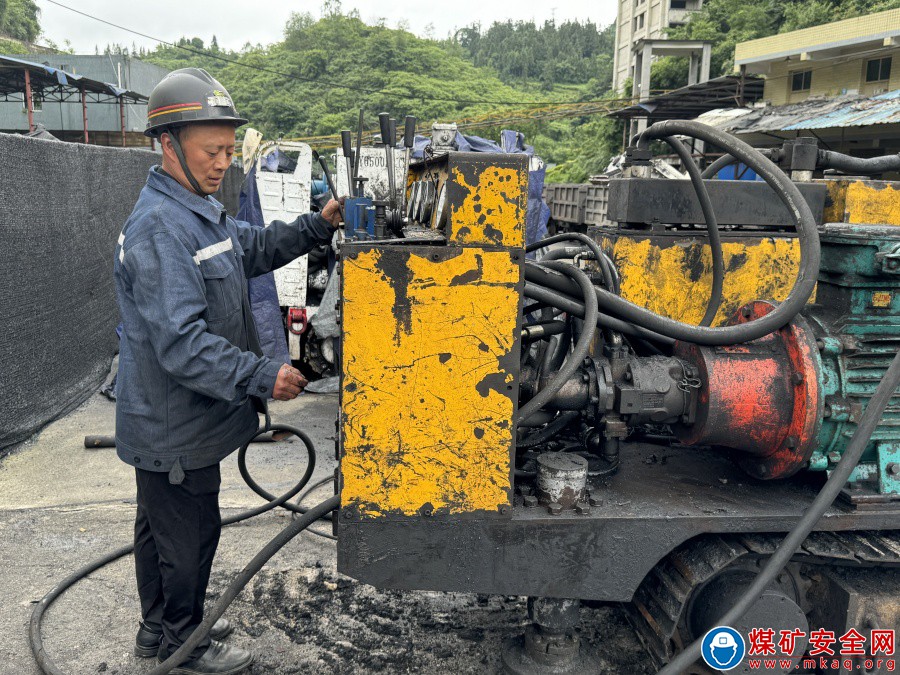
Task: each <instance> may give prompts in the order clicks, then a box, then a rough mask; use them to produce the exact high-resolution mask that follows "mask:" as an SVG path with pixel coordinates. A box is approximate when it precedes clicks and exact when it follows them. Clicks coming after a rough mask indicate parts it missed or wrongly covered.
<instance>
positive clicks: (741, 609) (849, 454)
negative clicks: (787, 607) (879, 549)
mask: <svg viewBox="0 0 900 675" xmlns="http://www.w3.org/2000/svg"><path fill="white" fill-rule="evenodd" d="M898 385H900V352H897V354H896V355H895V356H894V360H893V361H891V365H890V367H889V368H888V370H887V372H886V373H885V374H884V377H883V378H882V379H881V383H880V384H879V385H878V388H877V389H876V390H875V393H874V394H873V396H872V399H871V400H870V401H869V405H868V406H866V410H865V412H863V414H862V417H861V418H860V420H859V426H857V427H856V431H855V432H854V433H853V437H852V438H851V439H850V442H849V443H848V444H847V449H846V450H845V451H844V454H843V456H842V457H841V461H840V462H838V464H837V466H836V467H835V468H834V471H833V472H832V474H831V476H830V477H829V478H828V480H827V481H826V482H825V485H823V486H822V489H821V490H820V491H819V494H818V495H817V496H816V498H815V500H813V503H812V504H810V505H809V507H808V508H807V509H806V512H805V513H804V514H803V516H802V517H801V518H800V521H799V522H798V523H797V524H796V525H795V526H794V529H793V530H791V531H790V533H789V534H788V535H787V536H786V537H785V538H784V540H783V541H782V542H781V543H780V544H779V545H778V548H777V549H776V550H775V553H773V554H772V557H771V558H769V561H768V562H767V563H766V565H765V567H763V569H762V571H761V572H760V573H759V574H758V575H757V576H756V578H755V579H754V580H753V583H752V584H750V587H749V588H748V589H747V590H746V591H745V592H744V594H743V595H741V597H740V598H739V599H738V601H737V602H736V603H735V604H734V606H733V607H732V608H731V609H730V610H728V612H726V614H725V616H723V617H722V618H721V619H719V620H718V621H717V622H716V623H715V625H717V626H732V625H734V624H735V623H737V622H738V621H739V620H740V619H741V617H743V616H744V614H746V613H747V611H748V610H749V609H750V608H751V607H752V606H753V605H754V604H755V603H756V601H757V600H758V599H759V597H760V596H761V595H762V594H763V592H764V591H765V590H766V588H768V587H769V584H771V583H772V581H773V580H774V579H775V577H777V576H778V574H779V573H780V572H781V570H783V569H784V567H785V565H787V564H788V562H790V560H791V558H792V557H793V556H794V553H795V552H796V551H797V549H798V548H800V545H801V544H803V542H804V541H805V540H806V537H807V536H809V533H810V532H812V530H813V528H814V527H815V526H816V523H818V522H819V520H820V519H821V518H822V516H823V514H824V513H825V511H826V510H827V509H828V507H829V506H831V504H832V502H834V500H835V498H836V497H837V496H838V494H839V493H840V491H841V489H842V488H843V487H844V484H845V483H846V482H847V479H848V478H850V474H851V473H853V469H855V468H856V465H857V464H858V463H859V460H860V457H862V454H863V452H864V451H865V449H866V446H867V445H868V443H869V439H871V437H872V434H873V433H874V432H875V429H876V427H877V426H878V423H879V421H880V420H881V415H882V414H883V413H884V410H885V408H887V406H888V403H889V402H890V400H891V397H892V396H894V392H896V390H897V387H898ZM701 647H702V638H700V639H697V640H695V641H694V642H692V643H691V644H690V645H689V646H688V647H687V648H686V649H685V650H684V651H682V652H680V653H679V654H678V655H677V656H676V657H675V658H674V659H672V661H671V662H670V663H669V664H668V665H667V666H666V667H665V668H663V669H662V670H660V671H659V673H658V675H678V674H679V673H681V672H683V671H684V670H686V669H687V668H688V667H689V666H690V665H691V664H692V663H694V661H696V660H697V659H698V658H699V657H700V650H701Z"/></svg>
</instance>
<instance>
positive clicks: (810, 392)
mask: <svg viewBox="0 0 900 675" xmlns="http://www.w3.org/2000/svg"><path fill="white" fill-rule="evenodd" d="M681 135H686V136H693V137H696V138H699V139H701V140H703V141H705V142H706V143H707V144H709V145H715V146H718V147H719V148H720V149H721V150H722V151H723V153H724V154H723V160H724V163H727V162H728V161H731V162H743V163H745V164H746V165H748V166H750V167H752V168H753V169H754V170H755V171H756V173H757V174H758V175H759V176H760V177H761V178H763V179H764V180H761V181H755V182H754V181H725V180H712V179H710V178H708V177H704V176H702V175H701V174H700V172H699V168H697V167H696V165H694V164H693V160H692V159H691V158H690V156H689V155H687V157H686V162H688V163H690V164H691V167H692V168H689V174H690V179H689V180H688V179H685V180H670V179H658V178H651V177H650V173H649V167H650V162H651V161H652V159H653V153H652V151H651V149H652V148H653V147H655V146H654V145H652V144H651V143H652V142H654V141H662V142H666V143H669V145H671V146H672V147H673V148H674V149H675V150H676V152H678V153H679V154H680V155H682V157H683V158H684V146H683V145H682V144H681V142H680V141H679V140H678V138H679V136H681ZM722 163H723V162H721V161H720V162H719V164H722ZM898 168H900V159H898V157H896V156H894V157H888V158H877V159H874V160H860V159H856V158H852V157H846V156H844V155H839V154H838V153H833V152H830V151H824V150H820V149H818V147H817V146H815V144H814V143H809V142H807V139H798V140H797V141H796V142H791V143H788V144H786V145H785V147H784V148H781V149H778V150H776V151H766V152H765V153H763V152H760V151H758V150H756V149H753V148H751V147H750V146H748V145H746V144H744V143H743V142H741V141H739V140H737V139H735V138H733V137H730V136H728V135H727V134H723V133H721V132H717V131H715V130H712V129H710V128H709V127H704V126H703V125H701V124H698V123H693V122H664V123H658V124H655V125H653V126H651V127H650V128H649V129H648V130H647V131H646V132H644V133H643V134H642V135H641V136H640V137H638V138H637V139H636V140H635V142H634V145H633V146H632V147H630V148H629V149H628V153H627V161H626V169H625V171H624V172H623V174H622V176H621V177H619V178H615V179H612V180H610V182H609V205H608V216H607V217H608V219H609V221H610V224H608V225H606V226H603V227H596V228H592V229H590V230H589V231H588V232H587V233H586V234H585V233H578V232H567V233H561V234H558V235H555V236H553V237H550V238H549V239H546V240H543V241H539V242H535V243H531V244H527V245H526V241H525V213H526V199H527V193H528V190H527V176H528V166H527V158H526V157H524V156H521V155H509V154H490V153H478V154H475V153H461V152H455V151H452V150H449V151H447V150H445V151H443V152H432V153H426V156H425V159H423V160H421V161H417V162H411V163H410V164H409V166H408V172H407V173H406V175H403V176H396V177H394V178H395V180H396V184H397V185H406V194H405V198H404V200H402V203H403V204H404V206H403V208H402V212H400V210H399V209H393V210H392V209H391V208H388V209H380V211H379V212H377V213H376V214H375V217H376V218H377V219H379V221H380V223H379V222H376V224H375V226H374V228H371V230H369V231H367V230H365V229H362V230H358V231H357V234H355V235H354V236H353V237H350V238H348V239H346V240H345V241H344V243H343V245H342V248H341V255H340V274H341V294H340V303H339V304H340V319H341V350H342V355H341V387H340V415H339V419H338V434H337V440H336V449H337V457H338V460H339V463H340V466H339V470H338V472H337V478H336V480H337V491H338V492H339V494H340V495H341V507H340V510H339V511H338V512H337V513H336V514H335V520H334V527H335V531H336V533H337V535H338V569H339V571H340V572H342V573H344V574H347V575H349V576H351V577H354V578H356V579H359V580H360V581H363V582H365V583H368V584H371V585H373V586H376V587H379V588H387V589H410V590H412V589H417V590H436V591H466V592H478V593H491V594H504V595H519V596H528V597H529V601H528V611H529V617H530V619H531V621H532V624H531V625H530V626H529V627H528V628H527V630H526V631H525V634H524V635H522V636H518V637H516V638H512V639H510V640H509V641H508V643H507V644H506V645H505V648H504V652H503V664H504V668H505V669H506V671H507V672H509V673H516V674H526V673H594V672H598V670H597V668H598V666H597V662H596V657H595V655H594V654H593V653H592V651H591V649H590V646H589V645H587V644H584V643H583V641H582V640H580V639H579V637H578V632H577V631H576V630H575V628H576V625H577V622H578V617H579V605H580V603H581V601H594V602H604V603H625V605H626V607H627V608H628V613H629V616H630V618H631V620H632V621H633V624H634V626H635V628H636V630H637V632H638V634H639V636H640V638H641V640H642V641H643V643H644V644H645V646H646V648H647V650H648V652H649V653H650V655H651V656H652V658H653V659H654V661H655V662H656V663H657V664H658V665H659V666H660V667H662V666H664V665H665V664H667V663H669V662H670V661H672V659H673V658H674V657H675V656H676V655H677V654H678V653H679V652H681V651H682V650H684V649H685V648H686V647H687V646H688V645H689V644H691V643H692V642H694V641H695V640H698V639H700V638H702V637H703V636H704V634H706V633H707V632H708V631H709V630H710V629H711V628H713V627H715V626H716V625H717V623H716V622H717V621H718V620H719V619H720V618H721V617H722V615H724V614H726V612H727V611H728V610H729V609H730V608H731V607H732V605H734V604H735V603H736V602H737V600H738V598H739V597H740V596H741V594H742V593H744V592H745V591H746V589H747V588H748V586H750V584H751V583H752V582H753V580H754V579H755V578H756V577H757V575H758V574H759V573H760V569H761V567H762V566H763V565H764V564H765V563H766V561H767V560H768V559H769V558H770V557H771V556H772V555H773V554H775V553H776V552H777V551H778V549H779V546H780V544H781V542H782V540H783V539H784V536H785V533H787V532H789V531H790V530H792V528H794V527H795V526H797V525H798V523H801V521H802V520H803V518H804V515H805V514H807V513H808V512H809V511H810V509H811V505H812V504H813V502H814V501H815V499H816V497H817V495H818V494H819V492H820V491H821V490H823V486H825V485H827V481H828V480H829V477H830V476H832V475H835V474H836V471H837V468H838V465H839V464H840V463H841V460H842V458H843V456H844V453H845V451H846V450H847V449H848V447H849V444H850V441H851V438H853V437H854V434H855V432H856V430H857V427H858V425H859V423H860V420H861V419H862V418H863V416H864V414H865V411H866V409H867V406H868V404H869V401H870V399H872V396H873V393H874V392H875V389H876V387H877V386H878V384H879V382H880V381H881V380H882V378H883V377H884V375H885V372H886V371H887V369H888V367H889V365H890V363H891V362H892V360H893V358H894V355H895V354H896V352H897V349H898V346H900V294H898V291H900V283H898V275H900V227H897V226H900V209H898V208H897V206H896V205H897V203H898V195H900V184H897V183H892V182H890V181H880V180H874V179H872V178H871V177H870V176H872V175H880V174H882V173H884V172H887V171H896V170H898ZM825 171H837V172H842V173H840V174H839V175H827V176H826V175H823V172H825ZM373 232H376V233H379V235H380V236H375V235H374V234H372V233H373ZM698 323H699V324H700V325H697V324H698ZM894 394H895V395H894V396H893V397H892V398H890V401H889V403H888V404H887V406H886V408H885V410H884V412H883V414H882V415H881V416H880V421H879V422H878V423H877V425H876V426H875V428H874V432H872V433H871V434H870V436H869V437H868V438H867V439H863V440H864V442H865V446H864V449H863V451H862V454H861V456H860V459H859V461H858V462H856V463H855V468H853V471H852V474H850V477H849V479H848V480H847V481H846V482H842V485H841V491H840V495H839V497H838V499H837V500H835V501H834V502H833V503H831V504H830V505H829V506H828V507H827V509H825V511H824V513H822V514H821V517H818V518H816V519H815V522H814V525H813V526H811V531H810V532H809V534H808V536H807V537H806V538H805V541H804V543H803V545H802V546H801V547H800V548H799V549H798V550H797V551H795V552H794V553H793V555H792V556H791V557H790V560H789V562H788V563H787V564H786V565H785V566H784V567H783V569H781V570H780V571H779V573H778V574H777V576H775V577H774V578H773V579H772V581H771V583H770V584H768V586H767V587H766V588H765V590H764V592H763V593H761V595H759V597H758V599H757V600H756V601H755V603H754V604H752V606H751V607H750V609H749V611H747V612H745V613H744V615H743V617H742V618H741V619H740V621H738V622H737V624H736V625H735V626H734V628H735V629H736V630H737V631H738V632H739V633H741V634H742V635H743V636H744V637H747V636H748V634H749V632H750V631H751V630H752V629H754V628H755V627H761V626H766V627H768V628H770V629H772V630H773V631H774V634H775V635H776V636H777V635H778V634H779V632H780V631H797V632H798V633H799V634H802V635H799V636H798V639H797V644H796V645H795V648H794V649H793V650H792V651H793V656H795V657H796V660H795V662H794V664H793V665H792V666H791V667H790V668H786V667H782V669H781V670H778V669H775V670H773V671H771V672H790V671H791V670H793V668H794V667H795V666H796V665H798V664H799V661H800V658H801V657H802V656H803V654H804V652H805V651H806V647H807V644H808V636H809V635H810V633H811V632H812V631H814V630H828V631H832V632H834V633H836V634H842V633H844V632H845V631H848V630H850V629H856V630H859V631H863V632H864V633H865V632H866V631H872V630H883V629H896V628H898V627H900V591H898V588H900V586H898V585H897V581H898V579H900V577H898V568H900V415H898V413H900V407H898V399H897V397H896V392H894ZM871 656H875V654H872V653H867V654H866V656H865V657H863V656H858V657H854V658H858V659H859V663H862V662H863V661H862V660H863V659H864V658H868V657H871ZM854 663H855V662H854ZM880 667H881V666H878V667H874V666H873V669H871V670H867V671H866V672H888V670H887V669H883V670H879V668H880ZM696 668H697V670H696V671H691V672H706V671H703V670H702V667H700V666H697V667H696ZM736 672H749V671H736Z"/></svg>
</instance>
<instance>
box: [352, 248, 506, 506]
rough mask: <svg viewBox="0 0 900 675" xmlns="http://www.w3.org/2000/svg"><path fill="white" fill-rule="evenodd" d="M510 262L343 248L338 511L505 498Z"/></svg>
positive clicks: (438, 252)
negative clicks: (342, 509) (340, 484)
mask: <svg viewBox="0 0 900 675" xmlns="http://www.w3.org/2000/svg"><path fill="white" fill-rule="evenodd" d="M513 255H514V254H513V253H511V252H509V251H503V250H494V251H485V250H483V249H479V248H447V247H433V248H424V247H421V248H417V249H414V250H410V249H409V248H404V247H382V248H373V249H362V250H360V251H358V252H356V253H353V252H351V251H348V252H347V256H346V257H345V259H344V262H343V268H342V269H343V274H342V277H343V304H342V324H343V377H342V383H341V417H342V434H343V455H342V458H341V472H342V476H343V489H342V492H341V499H342V503H343V505H344V507H347V506H356V507H358V509H359V510H360V511H361V513H363V514H364V515H368V516H378V515H386V514H404V515H413V514H415V513H417V512H418V511H419V510H420V509H422V508H423V507H425V508H429V507H430V508H431V509H433V510H434V512H436V513H439V512H444V513H467V512H473V511H480V510H490V511H496V510H497V509H498V508H499V507H500V506H501V505H504V504H508V503H509V500H510V490H511V485H510V456H511V449H512V440H513V439H512V433H513V426H512V420H513V412H514V406H513V400H514V397H515V396H517V385H516V383H515V381H514V376H513V372H514V369H515V367H516V364H517V359H518V355H517V353H516V352H517V351H518V350H517V349H516V334H517V321H518V311H519V304H520V303H519V300H520V292H519V286H518V283H519V277H520V274H521V270H520V264H519V262H518V261H517V260H513ZM436 258H437V259H436Z"/></svg>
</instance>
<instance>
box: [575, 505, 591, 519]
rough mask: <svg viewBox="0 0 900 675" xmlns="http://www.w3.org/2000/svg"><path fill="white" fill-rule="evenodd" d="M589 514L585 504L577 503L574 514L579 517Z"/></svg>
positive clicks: (589, 509)
mask: <svg viewBox="0 0 900 675" xmlns="http://www.w3.org/2000/svg"><path fill="white" fill-rule="evenodd" d="M590 512H591V507H590V506H588V505H587V504H586V503H585V502H578V503H577V504H576V505H575V513H577V514H578V515H581V516H586V515H588V514H589V513H590Z"/></svg>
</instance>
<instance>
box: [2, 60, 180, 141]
mask: <svg viewBox="0 0 900 675" xmlns="http://www.w3.org/2000/svg"><path fill="white" fill-rule="evenodd" d="M10 56H12V57H13V58H15V59H21V60H22V61H29V62H32V63H36V64H41V65H44V66H47V67H49V68H51V69H55V70H59V71H63V73H71V74H73V75H78V76H81V77H83V78H87V79H90V80H94V81H97V82H105V83H109V84H111V85H113V87H115V88H117V89H121V90H127V91H130V92H136V93H138V94H141V95H142V96H143V97H146V96H147V95H149V93H150V92H151V91H152V90H153V87H155V86H156V84H157V83H158V82H159V81H160V80H162V78H163V77H165V76H166V74H168V72H169V71H168V70H166V69H165V68H160V67H159V66H155V65H153V64H150V63H145V62H143V61H140V60H138V59H135V58H131V57H129V56H121V55H102V56H93V55H91V56H84V55H74V54H46V53H33V54H24V55H21V54H20V55H10ZM9 67H10V68H15V65H9ZM19 91H21V92H22V93H21V94H19V93H15V94H10V95H7V96H5V97H4V98H0V132H5V133H27V132H28V130H29V120H28V111H27V109H26V106H25V104H24V101H25V96H24V89H19ZM44 98H45V97H44V96H42V94H41V92H40V90H39V88H36V89H35V92H34V95H33V101H34V109H33V111H32V118H33V120H32V121H33V123H34V124H40V125H42V126H43V127H44V128H45V129H46V130H47V131H49V132H50V133H51V134H53V135H54V136H55V137H56V138H59V139H60V140H64V141H75V142H83V129H84V113H85V111H84V109H83V107H82V103H81V100H80V98H79V96H77V95H74V96H70V97H66V96H60V95H54V96H52V97H51V96H47V97H46V98H47V99H49V100H44ZM62 99H66V100H62ZM86 109H87V110H86V112H87V126H88V129H89V138H90V143H91V144H92V145H115V146H121V145H122V126H123V125H122V113H123V112H124V122H125V124H124V126H125V144H126V145H128V146H132V147H134V146H149V145H150V141H149V139H147V138H146V137H145V136H144V135H143V131H144V126H145V124H146V121H147V106H146V104H145V103H143V102H142V103H137V102H134V101H130V102H126V103H125V104H124V105H123V106H122V107H121V108H120V106H118V105H109V104H105V103H100V102H97V101H95V102H93V103H91V102H89V103H88V104H87V106H86Z"/></svg>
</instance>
